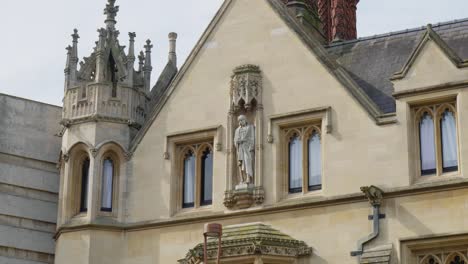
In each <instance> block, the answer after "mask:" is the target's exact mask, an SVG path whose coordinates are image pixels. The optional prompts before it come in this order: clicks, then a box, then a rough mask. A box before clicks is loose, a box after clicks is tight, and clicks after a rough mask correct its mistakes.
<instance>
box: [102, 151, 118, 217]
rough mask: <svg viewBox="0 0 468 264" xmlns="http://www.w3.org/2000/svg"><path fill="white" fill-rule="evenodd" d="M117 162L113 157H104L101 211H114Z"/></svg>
mask: <svg viewBox="0 0 468 264" xmlns="http://www.w3.org/2000/svg"><path fill="white" fill-rule="evenodd" d="M114 177H115V164H114V161H113V160H112V158H110V157H108V158H106V159H104V162H103V171H102V182H101V211H105V212H112V200H113V193H114V191H113V188H114Z"/></svg>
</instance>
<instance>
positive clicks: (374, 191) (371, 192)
mask: <svg viewBox="0 0 468 264" xmlns="http://www.w3.org/2000/svg"><path fill="white" fill-rule="evenodd" d="M361 191H362V192H363V193H364V195H365V196H366V197H367V199H368V200H369V202H370V204H371V205H372V206H380V205H381V204H382V200H383V194H384V192H383V191H382V190H381V189H379V188H378V187H376V186H374V185H371V186H363V187H361Z"/></svg>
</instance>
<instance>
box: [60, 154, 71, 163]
mask: <svg viewBox="0 0 468 264" xmlns="http://www.w3.org/2000/svg"><path fill="white" fill-rule="evenodd" d="M62 159H63V160H64V161H65V162H68V161H69V160H70V154H69V153H64V154H62Z"/></svg>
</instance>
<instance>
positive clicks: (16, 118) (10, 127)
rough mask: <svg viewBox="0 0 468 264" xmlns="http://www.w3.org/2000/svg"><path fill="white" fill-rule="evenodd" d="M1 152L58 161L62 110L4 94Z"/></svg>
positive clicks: (1, 100) (0, 107)
mask: <svg viewBox="0 0 468 264" xmlns="http://www.w3.org/2000/svg"><path fill="white" fill-rule="evenodd" d="M0 113H2V117H1V118H0V127H1V128H2V129H0V152H3V153H9V154H14V155H17V156H24V157H29V158H33V159H37V160H44V161H49V162H56V161H57V159H58V156H59V152H60V138H59V137H57V136H55V135H56V134H57V133H59V132H60V125H59V121H60V118H61V113H62V108H61V107H58V106H52V105H48V104H44V103H39V102H34V101H30V100H26V99H21V98H17V97H12V96H7V95H3V94H0Z"/></svg>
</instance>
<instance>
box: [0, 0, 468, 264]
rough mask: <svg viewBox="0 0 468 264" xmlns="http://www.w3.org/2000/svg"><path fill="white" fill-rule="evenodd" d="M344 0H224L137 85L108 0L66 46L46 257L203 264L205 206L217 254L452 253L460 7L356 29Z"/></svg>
mask: <svg viewBox="0 0 468 264" xmlns="http://www.w3.org/2000/svg"><path fill="white" fill-rule="evenodd" d="M358 2H359V1H358V0H348V1H345V0H307V1H305V0H304V1H289V0H225V2H224V3H223V5H222V6H221V8H220V10H219V11H218V13H217V14H216V16H215V17H214V18H213V20H212V22H211V23H210V25H209V26H208V28H207V29H206V31H205V32H204V34H203V35H202V37H201V39H200V40H199V42H198V43H197V44H196V45H195V47H194V49H193V51H192V53H191V54H190V55H189V57H188V59H187V60H186V62H185V63H184V64H183V65H182V66H181V67H180V69H178V67H177V57H176V52H175V51H176V38H177V35H176V34H175V33H171V34H169V41H170V44H171V45H170V50H169V57H168V62H167V65H166V67H165V68H164V70H163V71H162V74H161V76H160V77H159V79H158V80H157V81H156V84H155V85H152V82H151V79H150V76H151V71H152V65H151V51H152V47H153V46H152V45H151V41H147V43H146V45H145V46H144V47H143V51H142V52H141V53H140V54H139V55H138V53H137V52H136V50H135V49H136V47H135V45H134V39H135V37H136V34H135V33H129V42H128V48H125V47H124V46H123V45H122V43H121V42H120V40H119V39H120V33H119V31H118V30H117V29H116V23H117V22H116V16H117V13H118V11H119V8H118V6H116V5H115V0H109V3H108V5H107V6H106V8H105V14H106V20H105V26H104V28H101V29H100V30H99V34H98V41H97V42H96V46H95V49H94V51H93V52H92V54H90V55H89V56H88V57H85V58H84V59H83V61H82V62H80V63H79V58H78V56H77V54H78V48H79V45H78V39H79V35H78V32H77V31H76V30H75V32H74V33H73V35H72V45H71V46H69V47H68V48H67V50H68V53H67V62H66V68H65V89H64V106H63V109H62V117H61V118H60V120H59V118H58V117H57V119H56V123H57V124H58V123H59V122H60V124H61V125H62V129H59V131H60V132H59V135H61V136H62V144H61V148H60V159H59V162H58V167H59V170H60V184H59V189H60V192H59V198H58V200H59V201H58V219H57V231H56V233H55V237H54V238H55V240H56V249H55V263H59V264H61V263H67V264H70V263H71V264H73V263H77V264H78V263H80V264H81V263H96V264H98V263H99V264H106V263H108V264H111V263H112V264H117V263H121V264H137V263H138V264H143V263H201V262H202V259H203V250H202V246H201V244H200V243H201V242H202V241H203V225H204V224H205V223H211V222H217V223H220V224H222V225H223V226H224V233H223V236H222V240H221V241H222V242H221V247H222V253H221V258H222V263H246V264H247V263H252V264H254V263H255V264H258V263H268V264H279V263H304V264H305V263H311V264H312V263H405V264H406V263H408V264H430V263H439V264H460V263H467V262H468V226H467V224H466V220H465V218H466V217H467V216H468V213H467V211H465V209H466V207H467V204H468V191H467V187H468V180H467V178H466V177H465V176H464V175H465V174H466V173H467V172H466V170H467V169H466V168H467V166H468V164H467V163H466V162H465V160H467V159H466V157H465V155H467V156H468V146H467V145H466V143H465V142H467V139H468V138H466V139H465V137H468V136H467V133H466V132H465V129H468V123H467V122H465V121H464V120H466V119H467V118H468V116H467V117H465V115H467V113H468V111H467V110H468V93H467V91H466V90H465V88H466V87H467V86H468V67H467V66H468V60H467V58H468V20H457V21H452V22H447V23H441V24H437V25H428V26H425V27H421V28H416V29H409V30H405V31H401V32H394V33H389V34H385V35H379V36H374V37H370V38H362V39H356V6H357V4H358ZM52 127H53V126H52ZM49 136H50V134H49ZM50 146H55V145H53V144H50ZM57 152H58V151H57ZM21 155H23V154H21ZM24 155H25V154H24ZM57 156H59V155H58V154H57ZM0 241H1V237H0ZM216 254H217V242H216V241H215V240H210V241H209V243H208V253H207V257H208V258H209V259H210V261H209V263H214V258H215V256H216ZM36 262H39V263H40V262H41V261H36ZM42 262H44V261H42Z"/></svg>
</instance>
